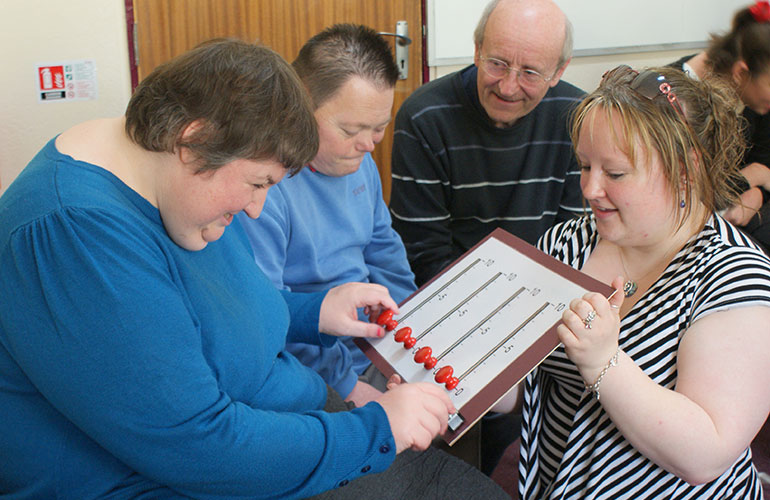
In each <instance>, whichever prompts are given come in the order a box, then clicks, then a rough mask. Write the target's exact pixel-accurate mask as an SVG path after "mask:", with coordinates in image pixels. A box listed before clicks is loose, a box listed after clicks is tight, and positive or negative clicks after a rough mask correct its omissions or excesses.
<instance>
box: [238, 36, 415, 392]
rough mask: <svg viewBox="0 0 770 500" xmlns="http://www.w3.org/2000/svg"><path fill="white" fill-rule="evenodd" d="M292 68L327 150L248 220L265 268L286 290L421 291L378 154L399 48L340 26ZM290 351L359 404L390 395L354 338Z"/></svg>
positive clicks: (401, 294) (400, 295) (400, 296)
mask: <svg viewBox="0 0 770 500" xmlns="http://www.w3.org/2000/svg"><path fill="white" fill-rule="evenodd" d="M292 66H293V67H294V69H295V70H296V71H297V74H298V75H299V77H300V80H302V83H303V84H304V85H305V88H307V90H308V93H309V94H310V98H311V101H312V102H313V107H314V110H315V118H316V122H317V123H318V130H319V137H320V142H319V147H318V153H317V154H316V156H315V158H313V159H312V160H310V162H309V163H308V168H305V169H303V170H302V171H300V172H299V173H298V174H297V175H295V176H293V177H291V178H288V179H285V180H284V181H282V182H281V183H280V184H278V186H276V188H275V189H272V190H271V191H270V194H269V195H268V196H267V200H266V201H265V207H264V209H263V210H262V214H261V215H260V217H259V218H258V219H254V220H251V219H249V218H248V217H247V216H246V215H245V214H242V215H240V216H239V217H241V223H242V224H243V226H244V228H245V229H246V234H247V235H248V236H249V241H250V242H251V245H252V247H253V249H254V255H255V258H256V261H257V264H259V266H260V267H261V268H262V271H263V272H264V273H265V274H266V275H267V277H268V278H270V280H271V281H272V282H273V283H274V284H275V285H276V286H277V287H278V288H283V289H286V290H292V291H295V292H316V291H319V290H324V289H326V288H329V287H331V286H335V285H339V284H341V283H346V282H349V281H359V282H368V283H378V284H380V285H382V286H384V287H385V288H387V289H388V291H389V292H390V295H391V296H392V297H393V299H394V300H395V301H396V302H401V301H403V300H404V299H406V298H407V297H408V296H409V295H410V294H411V293H412V292H414V291H415V290H416V286H415V284H414V275H413V274H412V271H411V270H410V269H409V263H408V262H407V260H406V251H405V250H404V245H403V243H402V242H401V238H400V237H399V236H398V234H397V233H396V232H395V231H394V230H393V228H392V227H391V220H390V214H389V213H388V207H387V206H386V205H385V201H384V200H383V198H382V186H381V184H380V176H379V172H378V170H377V165H376V164H375V163H374V160H373V159H372V155H371V152H372V151H373V150H374V147H375V145H376V144H377V143H379V142H380V141H381V140H382V137H383V134H384V132H385V128H386V127H387V126H388V124H389V123H390V120H391V111H392V108H393V93H394V87H395V85H396V81H397V80H398V67H397V66H396V62H395V60H394V58H393V54H392V52H391V50H390V46H389V45H388V43H387V42H386V41H385V40H384V39H383V38H382V37H381V36H380V35H379V34H377V32H376V31H374V30H373V29H371V28H368V27H366V26H361V25H353V24H337V25H334V26H331V27H329V28H327V29H325V30H323V31H322V32H320V33H318V34H317V35H315V36H314V37H312V38H311V39H310V40H308V41H307V42H306V43H305V44H304V46H303V47H302V49H300V51H299V55H298V56H297V58H296V59H295V60H294V62H293V63H292ZM362 319H363V318H362ZM286 348H287V350H288V351H289V352H291V353H292V354H294V355H295V356H296V357H297V359H299V360H300V361H301V362H302V363H303V364H305V365H307V366H309V367H311V368H313V369H314V370H315V371H317V372H318V373H319V374H320V375H321V376H322V377H323V379H324V380H325V381H326V383H327V384H329V385H330V386H331V387H332V388H334V389H335V390H336V391H337V392H338V393H339V394H340V395H341V396H342V397H343V398H345V399H346V400H348V401H352V402H354V403H355V404H356V405H357V406H363V405H365V404H366V403H367V402H369V401H370V400H371V399H373V398H376V397H377V396H378V395H379V394H380V391H382V390H384V389H385V382H386V380H385V378H384V377H383V376H382V374H381V373H380V372H379V371H378V370H377V369H376V368H375V367H374V365H372V364H371V363H370V362H369V360H368V359H367V357H366V356H365V355H364V354H363V352H361V350H360V349H358V347H356V346H355V345H354V344H353V342H352V339H350V338H346V339H339V340H338V341H337V342H336V343H335V344H334V345H332V346H329V347H322V346H317V345H310V344H288V345H287V346H286Z"/></svg>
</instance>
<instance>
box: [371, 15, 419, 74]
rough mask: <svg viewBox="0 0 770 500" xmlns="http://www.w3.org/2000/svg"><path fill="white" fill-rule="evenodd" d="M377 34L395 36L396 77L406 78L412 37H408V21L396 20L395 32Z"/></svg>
mask: <svg viewBox="0 0 770 500" xmlns="http://www.w3.org/2000/svg"><path fill="white" fill-rule="evenodd" d="M379 34H380V35H384V36H392V37H395V38H396V43H395V45H396V64H397V65H398V79H399V80H406V79H407V77H408V76H409V44H410V43H412V39H411V38H409V23H407V22H406V21H397V22H396V32H395V33H385V32H380V33H379Z"/></svg>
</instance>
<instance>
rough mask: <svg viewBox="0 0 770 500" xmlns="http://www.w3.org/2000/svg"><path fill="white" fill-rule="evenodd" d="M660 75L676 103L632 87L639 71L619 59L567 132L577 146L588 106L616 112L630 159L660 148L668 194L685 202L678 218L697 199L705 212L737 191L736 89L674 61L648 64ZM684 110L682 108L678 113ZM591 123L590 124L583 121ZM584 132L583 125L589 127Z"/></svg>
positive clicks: (740, 146)
mask: <svg viewBox="0 0 770 500" xmlns="http://www.w3.org/2000/svg"><path fill="white" fill-rule="evenodd" d="M650 71H653V72H655V73H658V74H659V75H662V76H663V77H665V80H666V81H667V82H668V83H669V84H670V85H671V89H672V92H673V93H674V94H675V95H676V99H677V100H678V103H679V106H678V107H677V105H676V104H674V103H672V102H669V100H668V99H667V98H666V96H665V95H664V94H663V93H660V94H658V95H657V96H655V97H654V98H652V99H649V98H647V97H645V96H644V95H642V94H640V93H639V92H638V91H636V90H634V89H632V88H631V83H632V81H633V80H634V79H635V78H636V76H637V75H638V73H637V72H636V71H633V70H632V69H631V68H629V67H628V66H619V67H617V68H615V69H613V70H611V71H609V72H607V73H606V74H605V76H604V77H603V78H602V81H601V84H600V85H599V87H598V88H597V89H596V90H594V91H593V92H591V93H590V94H589V95H588V96H586V97H585V99H584V100H583V101H582V102H581V103H580V105H579V106H578V107H577V108H576V109H575V111H574V113H573V116H572V126H571V130H570V134H571V137H572V141H573V144H575V148H577V143H578V141H579V140H580V134H581V133H584V132H585V130H584V125H586V120H587V117H588V116H589V114H591V113H592V112H593V111H597V112H603V113H605V115H606V116H607V118H608V119H609V120H613V119H615V118H618V119H619V121H620V123H621V124H622V130H617V131H613V132H614V135H615V137H614V139H615V143H616V144H617V145H618V147H619V148H620V149H621V150H622V151H623V152H624V153H625V154H626V155H627V156H628V158H629V160H630V161H631V163H632V164H634V165H636V158H637V155H639V153H640V151H636V150H635V145H636V144H639V145H640V146H641V148H642V150H643V151H641V153H642V156H643V157H646V159H647V161H649V160H650V158H652V155H653V153H654V152H657V153H658V154H659V155H660V158H661V161H662V165H663V174H664V176H665V178H666V183H667V185H668V188H669V190H670V192H671V194H672V197H673V199H674V200H677V203H678V202H679V201H684V202H685V207H684V209H683V210H681V211H678V212H677V213H679V214H680V219H679V224H680V226H681V225H682V224H683V223H684V221H685V219H687V218H688V217H690V216H691V214H692V213H693V212H692V211H693V209H694V208H695V207H696V202H700V203H701V204H702V206H703V207H705V209H706V212H705V214H704V221H703V222H705V217H707V216H708V215H709V214H710V213H712V212H714V211H716V210H720V209H722V208H726V207H728V206H730V205H732V204H734V203H736V201H737V199H738V192H737V188H736V186H737V179H739V178H740V173H739V171H738V166H739V164H740V161H741V157H742V155H743V151H744V149H745V140H744V138H743V134H742V133H741V132H742V128H743V126H744V121H743V118H742V117H741V115H740V113H739V112H738V111H737V110H738V109H739V100H738V97H737V95H736V94H735V92H734V91H733V90H732V88H730V87H729V86H728V85H727V84H725V83H724V82H721V81H713V80H712V81H698V80H694V79H692V78H689V77H687V75H685V74H684V73H683V72H681V71H679V70H677V69H673V68H650ZM683 115H684V116H683ZM589 129H590V127H589ZM589 133H590V132H589Z"/></svg>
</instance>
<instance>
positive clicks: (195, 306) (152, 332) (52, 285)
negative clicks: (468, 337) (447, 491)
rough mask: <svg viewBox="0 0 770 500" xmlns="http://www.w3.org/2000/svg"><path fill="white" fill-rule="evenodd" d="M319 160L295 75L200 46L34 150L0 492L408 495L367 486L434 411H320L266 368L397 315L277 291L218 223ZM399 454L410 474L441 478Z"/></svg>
mask: <svg viewBox="0 0 770 500" xmlns="http://www.w3.org/2000/svg"><path fill="white" fill-rule="evenodd" d="M317 147H318V139H317V131H316V126H315V120H314V118H313V113H312V107H311V106H310V104H309V102H308V99H307V97H306V95H305V93H304V91H303V89H302V86H301V84H300V83H299V81H298V80H297V77H296V75H295V74H294V72H293V71H292V70H291V68H290V67H289V66H288V65H287V64H286V63H285V62H284V61H283V60H281V58H280V57H279V56H278V55H276V54H275V53H274V52H272V51H271V50H269V49H267V48H264V47H259V46H256V45H253V44H248V43H245V42H239V41H235V40H215V41H211V42H208V43H206V44H203V45H201V46H199V47H197V48H196V49H194V50H192V51H190V52H188V53H186V54H184V55H182V56H180V57H178V58H176V59H174V60H172V61H170V62H168V63H166V64H164V65H162V66H160V67H159V68H158V69H156V70H155V71H154V72H153V73H152V74H151V75H150V76H148V77H147V78H146V79H145V80H144V81H143V82H142V84H141V85H140V86H139V88H138V89H137V90H136V93H135V94H134V96H133V97H132V99H131V101H130V103H129V105H128V109H127V112H126V116H125V117H120V118H113V119H105V120H96V121H90V122H86V123H83V124H80V125H77V126H75V127H73V128H71V129H69V130H67V131H65V132H64V133H62V134H61V135H59V136H58V137H56V138H55V139H53V140H51V141H50V142H49V143H48V144H47V145H46V146H45V147H44V148H43V149H42V150H41V151H40V153H39V154H38V155H37V156H36V157H35V158H34V159H33V160H32V161H31V162H30V164H29V165H28V166H27V168H26V169H25V170H24V171H23V172H22V173H21V174H20V175H19V177H18V179H17V180H16V181H15V182H14V183H13V184H12V185H11V186H9V187H8V189H7V191H6V193H5V194H4V195H3V197H2V198H0V290H2V298H1V299H0V408H2V411H1V412H0V428H2V432H0V491H2V492H3V493H8V494H10V495H11V496H12V497H13V498H76V499H83V498H103V497H110V498H171V497H173V498H180V497H194V498H236V497H237V498H298V497H306V496H309V495H313V494H316V493H320V492H322V491H325V490H329V489H331V488H334V487H336V486H342V485H346V484H347V483H348V482H350V481H352V480H354V479H356V478H359V477H360V476H365V475H368V476H370V477H369V478H366V479H365V480H364V481H366V480H369V481H371V482H369V483H366V482H364V483H363V484H371V485H375V487H376V486H377V485H378V484H379V488H380V489H382V490H397V488H395V487H393V485H396V484H399V483H400V482H403V483H405V484H413V483H414V482H415V481H414V480H411V481H410V480H409V479H408V478H407V479H406V480H405V481H401V479H402V478H404V475H403V471H401V473H400V474H401V475H400V474H399V471H398V470H395V471H394V468H391V469H390V470H388V472H386V473H384V474H380V475H374V473H377V472H381V471H384V470H385V469H387V468H388V467H389V465H390V464H391V462H393V460H394V457H395V455H396V454H398V453H400V452H402V451H403V450H406V449H408V448H415V449H425V448H427V447H428V446H429V444H430V442H431V440H432V438H433V437H434V436H435V435H436V434H437V433H438V432H440V431H442V430H443V429H444V428H445V426H446V421H447V415H448V413H449V412H450V411H453V408H452V405H451V402H450V400H449V399H448V397H446V395H445V394H444V393H443V392H442V391H441V390H440V389H439V388H438V387H437V386H436V387H434V386H431V385H428V384H426V385H414V384H398V381H397V380H392V381H391V384H390V386H391V390H389V391H387V392H386V393H385V394H383V395H382V397H380V398H378V399H377V401H375V402H372V403H370V404H368V405H366V406H365V407H362V408H357V409H354V410H351V411H340V412H335V413H327V412H325V411H323V409H324V407H325V406H326V405H328V402H327V389H326V385H325V384H324V383H323V381H322V380H321V379H320V378H319V377H318V376H317V375H316V374H315V373H314V372H312V371H311V370H309V369H307V368H304V367H303V366H302V365H301V364H300V363H299V362H298V361H297V360H296V359H295V358H294V357H293V356H291V355H290V354H288V353H286V352H285V351H284V346H285V343H286V342H287V340H290V341H301V342H315V343H318V344H321V345H328V344H330V343H331V342H333V341H334V337H330V336H328V335H326V334H331V335H354V336H377V335H380V334H381V332H380V329H379V327H378V326H377V325H375V324H367V323H363V322H360V321H358V319H357V311H356V309H357V308H360V307H364V308H366V309H367V310H368V311H369V312H371V313H376V312H377V311H378V310H379V309H381V308H383V307H386V308H395V307H396V304H395V303H394V302H393V300H392V299H391V298H390V297H389V296H388V294H387V291H386V290H385V289H384V288H383V287H380V286H377V285H368V284H367V285H364V284H346V285H341V286H339V287H335V288H333V289H332V290H330V291H328V292H327V291H322V292H317V293H308V294H297V293H289V292H279V291H277V290H276V289H275V288H274V287H273V286H272V285H271V284H270V282H269V281H268V280H267V278H266V277H265V276H264V275H263V274H262V272H261V271H260V270H259V269H258V267H257V266H256V265H253V257H252V255H251V251H250V247H249V244H248V241H247V239H246V237H245V235H244V233H243V231H242V229H241V228H240V226H239V225H238V223H237V222H235V223H233V216H234V214H236V213H237V212H240V211H241V210H243V211H245V212H246V213H247V214H248V215H249V216H251V217H257V216H258V215H259V213H260V211H261V208H262V204H263V202H264V200H265V195H266V193H267V190H268V188H269V187H270V186H272V185H274V184H275V183H277V182H278V181H280V180H281V178H282V177H284V174H285V173H286V172H287V170H288V171H289V172H296V171H297V170H298V169H299V168H300V167H301V166H302V165H304V164H306V163H307V162H308V160H309V159H310V158H312V157H313V156H314V155H315V153H316V150H317ZM231 223H233V228H232V229H230V230H229V231H225V229H226V227H227V226H228V225H229V224H231ZM319 332H323V333H319ZM331 396H333V394H330V397H329V400H330V401H333V398H332V397H331ZM415 455H416V454H415ZM403 456H409V455H408V454H403V455H400V456H399V459H401V457H403ZM416 456H417V457H418V459H419V460H420V463H419V464H418V463H417V462H416V459H414V460H412V463H413V465H412V467H411V469H410V471H414V473H420V472H425V470H424V469H422V468H421V467H422V466H423V464H425V465H426V466H428V471H427V474H429V475H430V474H433V475H437V474H436V473H435V468H430V467H431V466H430V464H431V463H432V464H433V465H434V466H435V467H438V466H441V465H442V464H443V463H444V462H445V460H444V459H443V457H441V456H438V455H436V454H435V453H431V454H430V455H428V456H423V455H416ZM412 458H414V457H412ZM409 473H412V472H409ZM468 477H470V476H468ZM361 481H362V480H358V481H354V482H353V483H352V484H351V486H350V487H348V488H343V489H340V490H338V491H340V492H343V493H344V492H345V491H350V492H354V491H355V486H354V485H356V484H362V483H361ZM378 481H379V483H378ZM383 481H384V482H383ZM460 482H461V483H462V484H465V483H469V484H468V486H469V487H471V486H473V487H478V488H479V491H480V492H481V493H480V494H481V495H484V496H489V495H490V494H491V495H492V496H493V497H494V495H495V491H496V490H495V489H494V488H488V489H487V490H486V491H485V488H484V486H485V485H486V483H478V482H475V481H473V480H472V479H471V480H469V481H466V480H465V479H463V480H462V481H460ZM426 483H430V481H426ZM474 483H475V484H474ZM384 484H387V485H388V488H386V487H385V486H384ZM493 486H494V485H493ZM417 495H418V496H420V497H422V496H424V497H429V495H425V494H424V492H423V491H421V490H419V489H418V491H417ZM339 497H340V498H344V495H339Z"/></svg>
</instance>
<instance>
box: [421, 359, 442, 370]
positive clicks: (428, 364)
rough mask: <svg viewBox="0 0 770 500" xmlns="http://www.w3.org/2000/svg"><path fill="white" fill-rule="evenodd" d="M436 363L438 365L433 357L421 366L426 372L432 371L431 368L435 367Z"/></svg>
mask: <svg viewBox="0 0 770 500" xmlns="http://www.w3.org/2000/svg"><path fill="white" fill-rule="evenodd" d="M436 363H438V360H437V359H436V358H434V357H430V358H428V359H426V360H425V363H423V364H424V365H425V369H426V370H432V369H433V367H434V366H436Z"/></svg>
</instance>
